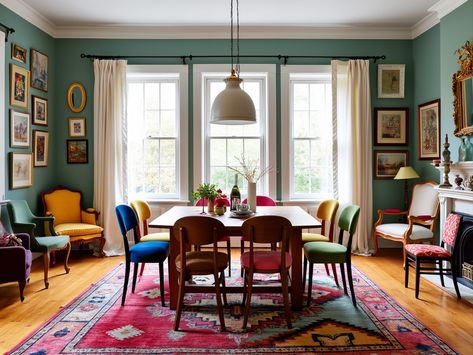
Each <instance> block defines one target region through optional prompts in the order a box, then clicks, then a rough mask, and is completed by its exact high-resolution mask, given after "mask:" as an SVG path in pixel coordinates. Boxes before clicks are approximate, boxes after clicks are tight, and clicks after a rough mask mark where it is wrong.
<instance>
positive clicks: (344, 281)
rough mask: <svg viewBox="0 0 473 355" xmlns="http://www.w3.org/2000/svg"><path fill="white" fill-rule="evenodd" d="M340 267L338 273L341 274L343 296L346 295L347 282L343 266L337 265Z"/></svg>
mask: <svg viewBox="0 0 473 355" xmlns="http://www.w3.org/2000/svg"><path fill="white" fill-rule="evenodd" d="M339 265H340V273H341V274H342V281H343V290H344V291H345V295H348V292H347V281H346V277H345V264H343V263H342V264H339Z"/></svg>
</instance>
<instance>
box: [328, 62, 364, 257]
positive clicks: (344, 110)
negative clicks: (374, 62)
mask: <svg viewBox="0 0 473 355" xmlns="http://www.w3.org/2000/svg"><path fill="white" fill-rule="evenodd" d="M332 90H333V100H334V104H333V107H334V128H335V132H337V138H336V139H337V143H336V145H335V157H336V166H337V168H336V179H337V186H338V199H339V201H340V205H341V207H343V206H344V205H347V204H356V205H359V206H360V208H361V210H360V218H359V221H358V227H357V231H356V234H355V236H354V238H353V244H352V251H353V252H354V253H356V254H362V255H369V253H370V247H369V240H370V238H371V229H372V226H373V193H372V167H373V165H372V151H371V140H372V138H371V137H372V131H371V98H370V78H369V61H368V60H350V61H348V62H343V61H338V60H334V61H332Z"/></svg>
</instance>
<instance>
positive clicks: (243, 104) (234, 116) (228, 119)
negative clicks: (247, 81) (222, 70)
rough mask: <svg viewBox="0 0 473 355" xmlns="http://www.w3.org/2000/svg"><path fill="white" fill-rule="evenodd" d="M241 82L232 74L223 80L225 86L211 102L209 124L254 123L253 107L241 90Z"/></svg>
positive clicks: (254, 113) (249, 98) (254, 111)
mask: <svg viewBox="0 0 473 355" xmlns="http://www.w3.org/2000/svg"><path fill="white" fill-rule="evenodd" d="M242 81H243V80H242V79H240V78H239V77H237V76H236V75H235V73H234V72H232V74H231V76H229V77H228V78H226V79H225V83H226V84H227V86H226V87H225V89H224V90H223V91H222V92H220V94H218V95H217V97H216V98H215V100H214V102H213V105H212V110H211V113H210V123H215V124H225V125H242V124H251V123H256V110H255V105H254V103H253V100H251V97H250V95H248V94H247V93H246V92H245V91H244V90H242V89H241V87H240V83H241V82H242Z"/></svg>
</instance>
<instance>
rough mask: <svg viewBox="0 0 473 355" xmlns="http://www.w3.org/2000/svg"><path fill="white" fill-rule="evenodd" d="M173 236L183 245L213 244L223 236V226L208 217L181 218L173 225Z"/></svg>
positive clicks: (216, 220)
mask: <svg viewBox="0 0 473 355" xmlns="http://www.w3.org/2000/svg"><path fill="white" fill-rule="evenodd" d="M173 228H174V230H173V232H174V233H173V234H174V235H175V236H178V237H179V239H180V241H181V242H182V243H184V244H185V245H198V246H200V245H206V244H212V243H215V245H216V242H217V241H218V240H219V238H221V237H222V236H223V233H224V231H225V226H224V225H223V223H222V222H220V221H219V220H218V219H216V218H212V217H210V216H187V217H182V218H180V219H178V220H177V221H176V223H175V224H174V227H173Z"/></svg>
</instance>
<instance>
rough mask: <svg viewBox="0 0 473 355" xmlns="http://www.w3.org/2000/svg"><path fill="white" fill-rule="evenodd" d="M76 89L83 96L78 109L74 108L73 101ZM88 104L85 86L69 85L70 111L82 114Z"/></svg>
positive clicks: (68, 99) (68, 101)
mask: <svg viewBox="0 0 473 355" xmlns="http://www.w3.org/2000/svg"><path fill="white" fill-rule="evenodd" d="M76 88H77V89H79V91H80V94H81V96H82V101H81V104H80V106H78V107H76V106H74V104H73V101H72V94H73V92H74V89H76ZM86 102H87V96H86V94H85V88H84V85H82V84H81V83H72V84H71V85H69V88H68V89H67V105H68V106H69V108H70V110H71V111H72V112H76V113H79V112H82V110H84V107H85V104H86Z"/></svg>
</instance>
